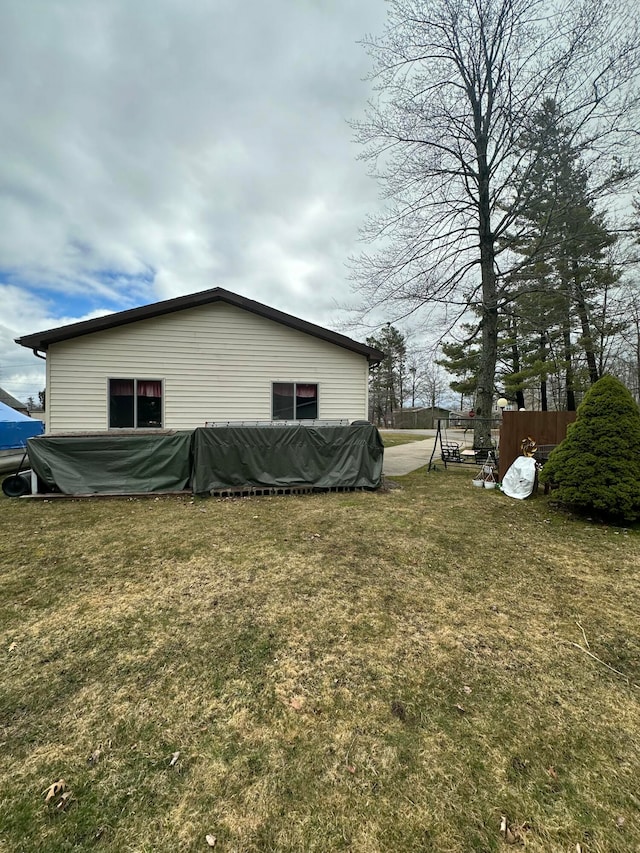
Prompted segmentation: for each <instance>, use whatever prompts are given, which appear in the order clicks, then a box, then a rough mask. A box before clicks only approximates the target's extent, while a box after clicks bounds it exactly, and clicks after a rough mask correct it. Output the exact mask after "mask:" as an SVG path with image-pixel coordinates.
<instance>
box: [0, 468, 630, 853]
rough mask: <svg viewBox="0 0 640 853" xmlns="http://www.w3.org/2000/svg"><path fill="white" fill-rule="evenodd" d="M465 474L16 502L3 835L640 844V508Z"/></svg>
mask: <svg viewBox="0 0 640 853" xmlns="http://www.w3.org/2000/svg"><path fill="white" fill-rule="evenodd" d="M470 476H471V474H470V472H469V471H461V472H458V471H448V472H431V473H429V474H428V475H427V474H425V472H424V470H423V471H421V472H417V473H416V474H414V475H411V476H409V477H406V478H402V481H401V482H402V484H403V488H402V489H401V490H394V491H391V492H386V493H354V494H323V495H314V496H305V497H299V498H298V497H284V498H283V497H279V498H255V499H245V500H238V501H231V500H226V501H219V500H213V499H211V500H190V499H174V498H171V499H150V500H126V499H122V500H110V501H100V500H94V501H86V502H79V501H77V502H76V501H74V502H57V503H56V502H49V503H36V502H26V501H8V500H4V501H2V502H0V526H1V529H2V533H3V541H4V542H5V543H11V547H10V548H7V547H5V549H4V552H3V555H2V558H1V570H2V573H1V580H2V603H3V604H2V613H1V617H0V619H1V621H0V632H1V634H0V649H1V652H2V655H3V670H2V675H1V676H0V678H1V685H0V713H1V715H2V727H3V728H2V734H1V735H0V741H1V742H2V751H3V753H4V756H5V760H4V761H3V762H2V765H1V766H0V782H1V785H2V788H1V790H2V794H1V797H0V799H1V803H0V849H3V850H7V851H23V850H24V851H38V850H41V851H65V850H93V849H94V848H95V849H101V850H109V851H151V850H155V851H157V850H162V851H165V850H166V851H174V850H185V851H191V850H193V851H197V850H205V849H207V844H206V841H205V835H206V834H207V833H211V834H213V835H215V836H216V838H217V844H216V847H217V849H219V850H222V851H243V853H245V851H303V850H304V851H333V850H351V851H358V853H374V851H375V853H377V851H418V850H424V851H427V850H429V851H431V850H432V851H470V850H483V851H485V850H486V851H491V850H500V849H502V847H503V845H504V844H505V841H504V839H503V838H502V836H501V834H500V821H501V816H502V815H505V816H506V817H507V819H508V822H509V826H510V827H511V828H512V830H513V833H514V839H515V840H516V841H517V840H518V839H524V840H526V844H527V849H530V850H533V851H540V853H542V851H545V853H547V851H575V849H576V844H580V845H581V846H582V850H583V851H584V853H595V851H599V852H600V853H604V851H607V853H608V851H620V853H622V851H630V850H635V849H640V826H639V823H638V814H639V813H640V809H639V806H640V799H639V798H640V793H639V791H638V779H639V778H640V757H639V753H638V748H639V747H638V744H639V743H640V706H639V704H638V699H639V698H640V688H638V687H637V685H638V684H640V642H639V640H638V613H640V593H639V589H638V567H639V566H640V535H639V532H638V530H637V529H634V530H620V529H615V528H607V527H602V526H590V525H589V524H588V523H585V522H583V521H576V520H573V519H571V518H570V517H568V516H564V515H558V514H556V513H555V512H554V511H553V510H552V509H551V508H550V507H549V505H548V503H547V502H546V500H545V499H544V498H543V497H542V496H540V497H539V498H537V499H536V500H533V501H528V502H516V501H510V500H509V499H507V498H505V497H504V496H503V495H501V494H499V493H489V492H487V493H485V492H484V491H480V490H476V489H473V488H472V487H471V486H470ZM583 631H584V633H583ZM585 636H586V639H587V642H588V643H589V648H588V649H587V647H586V645H585ZM574 644H577V645H574ZM578 645H579V646H582V647H583V648H584V649H585V650H588V651H591V653H592V654H593V655H595V656H596V657H597V658H599V660H596V659H594V658H592V657H590V656H589V655H587V654H586V651H583V650H582V649H580V648H578V647H577V646H578ZM605 664H607V665H608V666H610V667H612V668H614V669H616V670H618V671H619V673H621V674H617V673H615V672H613V671H612V670H611V669H608V668H607V666H605ZM176 752H179V753H180V755H179V757H178V758H177V760H176V761H175V763H174V764H173V766H172V765H171V760H172V756H174V755H175V753H176ZM92 755H93V756H94V757H93V760H92V761H88V758H89V757H90V756H92ZM59 777H63V778H64V779H65V780H66V781H67V783H68V785H69V788H70V790H71V791H72V793H73V796H72V801H71V803H70V805H69V806H68V807H67V808H66V809H65V810H64V811H58V810H57V809H56V808H55V805H53V806H52V805H49V806H46V805H45V803H44V798H43V792H44V791H45V789H46V788H47V787H48V785H50V784H51V782H53V781H55V780H56V779H58V778H59ZM3 845H4V846H3Z"/></svg>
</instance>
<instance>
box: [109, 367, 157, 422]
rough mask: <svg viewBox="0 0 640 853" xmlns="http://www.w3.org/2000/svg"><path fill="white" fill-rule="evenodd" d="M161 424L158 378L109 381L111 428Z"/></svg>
mask: <svg viewBox="0 0 640 853" xmlns="http://www.w3.org/2000/svg"><path fill="white" fill-rule="evenodd" d="M158 427H162V382H161V381H160V380H159V379H110V380H109V429H154V428H158Z"/></svg>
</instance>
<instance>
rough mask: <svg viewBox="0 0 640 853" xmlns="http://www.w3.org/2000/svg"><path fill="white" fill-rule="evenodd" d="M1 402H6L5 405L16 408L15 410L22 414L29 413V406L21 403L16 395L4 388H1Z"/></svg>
mask: <svg viewBox="0 0 640 853" xmlns="http://www.w3.org/2000/svg"><path fill="white" fill-rule="evenodd" d="M0 403H4V405H5V406H9V407H10V408H11V409H15V411H16V412H20V414H21V415H28V414H29V408H28V406H27V405H26V404H25V403H21V402H20V400H16V398H15V397H12V396H11V394H9V392H8V391H5V390H4V388H0Z"/></svg>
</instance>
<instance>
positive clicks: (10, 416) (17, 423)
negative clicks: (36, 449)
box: [0, 403, 44, 450]
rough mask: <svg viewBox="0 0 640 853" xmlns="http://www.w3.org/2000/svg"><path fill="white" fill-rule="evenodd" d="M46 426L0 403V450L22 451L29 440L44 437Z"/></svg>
mask: <svg viewBox="0 0 640 853" xmlns="http://www.w3.org/2000/svg"><path fill="white" fill-rule="evenodd" d="M43 432H44V424H43V423H42V421H39V420H37V418H29V417H27V415H23V414H21V413H20V412H16V410H15V409H12V408H11V406H6V405H5V404H4V403H0V450H13V449H14V448H15V449H20V448H21V447H26V446H27V439H28V438H31V437H32V436H34V435H42V433H43Z"/></svg>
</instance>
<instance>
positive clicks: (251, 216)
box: [0, 0, 386, 400]
mask: <svg viewBox="0 0 640 853" xmlns="http://www.w3.org/2000/svg"><path fill="white" fill-rule="evenodd" d="M385 18H386V8H385V3H384V0H269V2H264V0H244V2H243V3H239V2H238V0H3V2H2V3H0V32H1V33H2V41H3V47H2V51H1V52H0V140H1V143H0V144H1V146H2V149H1V156H0V386H2V387H3V388H5V389H6V390H7V391H9V392H10V393H12V394H13V395H14V396H16V397H18V398H19V399H22V400H26V399H27V397H28V396H29V395H32V396H34V397H35V396H36V394H37V391H38V390H40V389H41V388H43V387H44V362H43V361H41V360H39V359H36V358H35V357H34V356H33V355H32V354H31V353H30V352H29V351H28V350H26V349H24V348H23V347H19V346H17V345H16V344H15V343H14V342H13V339H14V338H15V337H17V336H18V335H22V334H27V333H30V332H36V331H40V330H43V329H50V328H54V327H56V326H60V325H62V324H64V323H68V322H74V321H76V320H78V319H86V318H89V317H94V316H96V315H98V314H104V313H106V312H109V311H119V310H123V309H126V308H131V307H134V306H137V305H142V304H146V303H148V302H154V301H157V300H160V299H167V298H170V297H173V296H179V295H182V294H185V293H192V292H195V291H198V290H204V289H206V288H209V287H215V286H220V287H224V288H227V289H228V290H232V291H235V292H236V293H240V294H242V295H244V296H248V297H250V298H252V299H257V300H258V301H260V302H264V303H267V304H268V305H271V306H273V307H275V308H278V309H280V310H282V311H287V312H289V313H291V314H295V315H296V316H299V317H303V318H304V319H307V320H310V321H312V322H315V323H319V324H320V325H326V326H331V327H333V328H336V326H337V325H338V324H339V323H340V322H341V320H342V319H343V315H341V312H340V311H339V310H337V308H336V306H337V305H339V304H342V303H344V302H347V301H348V300H349V298H350V292H349V285H348V282H347V270H346V268H345V262H346V260H347V258H348V257H349V255H351V254H353V253H355V252H357V251H358V250H359V245H358V242H357V240H358V228H359V226H360V225H361V224H362V223H363V220H364V217H365V215H366V213H367V212H370V211H371V210H372V209H373V208H374V207H375V205H376V201H377V194H378V188H377V186H376V184H375V182H374V181H373V179H371V178H369V177H368V176H367V173H366V167H365V165H364V164H363V163H362V162H360V161H358V160H357V159H356V158H357V155H358V153H359V149H358V146H356V145H355V143H354V142H353V141H352V131H351V129H350V128H349V126H348V124H347V121H348V120H349V119H352V118H357V117H358V116H360V115H361V114H362V111H363V109H364V107H365V104H366V100H367V96H368V94H369V84H367V83H366V82H365V81H364V77H365V75H366V73H367V71H368V70H369V60H368V57H367V55H366V53H365V51H364V49H363V48H362V47H361V46H360V45H359V44H357V41H358V40H359V39H361V38H363V37H364V36H365V35H366V34H368V33H380V32H381V31H382V29H383V27H384V23H385ZM347 333H348V334H351V333H349V332H347ZM353 336H354V337H356V336H357V337H360V338H362V337H363V336H362V335H359V336H358V335H356V334H355V333H353Z"/></svg>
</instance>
